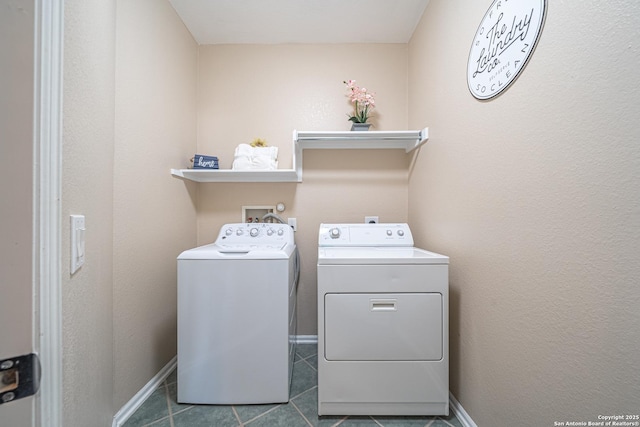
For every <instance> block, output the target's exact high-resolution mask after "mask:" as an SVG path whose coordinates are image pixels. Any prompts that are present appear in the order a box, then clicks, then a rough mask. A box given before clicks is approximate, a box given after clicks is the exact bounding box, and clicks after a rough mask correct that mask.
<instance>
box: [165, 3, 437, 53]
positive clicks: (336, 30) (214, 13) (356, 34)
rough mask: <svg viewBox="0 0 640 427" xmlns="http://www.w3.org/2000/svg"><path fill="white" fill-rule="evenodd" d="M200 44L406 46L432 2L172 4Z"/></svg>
mask: <svg viewBox="0 0 640 427" xmlns="http://www.w3.org/2000/svg"><path fill="white" fill-rule="evenodd" d="M169 1H170V2H171V4H172V5H173V7H174V9H175V10H176V12H178V15H179V16H180V18H181V19H182V21H184V23H185V25H186V26H187V28H188V29H189V31H191V34H192V35H193V37H194V39H195V40H196V42H198V43H199V44H238V43H252V44H253V43H255V44H277V43H407V42H408V41H409V39H410V38H411V35H412V34H413V31H414V30H415V28H416V25H417V24H418V21H419V20H420V18H421V16H422V13H423V12H424V9H425V7H426V6H427V3H428V2H429V0H169Z"/></svg>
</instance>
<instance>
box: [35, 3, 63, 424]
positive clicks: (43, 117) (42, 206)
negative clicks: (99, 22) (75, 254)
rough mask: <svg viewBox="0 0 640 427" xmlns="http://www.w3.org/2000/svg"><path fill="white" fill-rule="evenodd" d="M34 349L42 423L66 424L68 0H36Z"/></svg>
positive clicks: (38, 416)
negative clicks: (64, 225) (63, 245)
mask: <svg viewBox="0 0 640 427" xmlns="http://www.w3.org/2000/svg"><path fill="white" fill-rule="evenodd" d="M34 5H35V23H34V27H35V34H34V36H35V49H34V50H35V51H34V64H35V66H34V68H35V70H34V89H35V90H34V105H35V108H34V110H35V111H34V120H33V148H34V154H33V156H34V158H33V248H32V252H33V296H34V313H33V329H34V330H33V348H34V351H35V352H37V353H38V354H39V357H40V363H41V368H42V380H41V383H40V392H39V395H38V397H37V398H36V399H35V408H34V417H33V419H34V424H35V425H36V426H51V427H61V426H62V407H63V405H62V392H63V388H62V298H61V296H62V292H61V283H62V280H61V279H62V278H61V249H60V248H61V238H60V235H61V227H62V222H61V199H62V187H61V175H62V87H63V86H62V78H63V74H62V70H63V43H64V38H63V35H64V31H63V30H64V7H63V6H64V0H34Z"/></svg>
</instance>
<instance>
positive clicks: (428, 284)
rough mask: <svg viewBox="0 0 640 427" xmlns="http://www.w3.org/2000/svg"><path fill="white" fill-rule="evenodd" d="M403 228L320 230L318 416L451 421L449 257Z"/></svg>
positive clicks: (335, 227)
mask: <svg viewBox="0 0 640 427" xmlns="http://www.w3.org/2000/svg"><path fill="white" fill-rule="evenodd" d="M413 244H414V243H413V237H412V234H411V230H410V228H409V226H408V225H407V224H321V226H320V230H319V236H318V414H319V415H395V416H397V415H407V416H410V415H448V414H449V341H448V335H449V321H448V318H449V315H448V304H449V290H448V289H449V285H448V283H449V280H448V267H449V258H448V257H447V256H444V255H440V254H436V253H433V252H429V251H426V250H423V249H420V248H415V247H414V246H413Z"/></svg>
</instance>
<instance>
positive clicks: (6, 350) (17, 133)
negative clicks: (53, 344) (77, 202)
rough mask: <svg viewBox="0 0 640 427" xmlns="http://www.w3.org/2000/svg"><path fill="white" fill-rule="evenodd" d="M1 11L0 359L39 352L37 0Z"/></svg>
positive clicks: (0, 5) (12, 419) (10, 413)
mask: <svg viewBox="0 0 640 427" xmlns="http://www.w3.org/2000/svg"><path fill="white" fill-rule="evenodd" d="M0 10H2V13H0V76H2V77H1V78H0V218H1V219H2V220H1V221H0V288H1V289H2V291H0V292H1V293H0V295H1V296H0V325H4V327H2V328H1V329H0V359H8V358H10V357H16V356H18V355H21V354H27V353H31V352H32V351H38V348H37V344H36V347H35V348H34V341H36V343H37V340H34V338H35V337H34V336H33V335H34V334H33V328H32V327H33V322H32V318H33V317H34V315H33V305H32V300H33V299H34V296H33V287H32V281H33V280H32V276H33V265H32V261H33V255H34V254H33V249H32V248H33V232H32V229H33V204H32V199H33V178H32V176H33V167H32V166H31V159H32V158H33V96H34V90H33V83H34V78H33V77H34V76H33V70H34V56H33V51H34V31H33V30H34V22H35V20H34V2H33V1H23V2H21V3H19V4H18V3H16V2H13V1H7V0H0ZM6 325H10V327H6ZM34 400H35V399H34V398H32V397H30V398H26V399H22V400H20V401H16V402H11V404H6V405H1V406H0V420H2V423H3V425H20V424H24V423H25V422H26V423H28V421H29V420H30V419H31V414H32V412H33V411H32V405H33V402H34Z"/></svg>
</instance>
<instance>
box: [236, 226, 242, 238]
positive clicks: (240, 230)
mask: <svg viewBox="0 0 640 427" xmlns="http://www.w3.org/2000/svg"><path fill="white" fill-rule="evenodd" d="M242 233H243V231H242V228H238V229H237V230H236V235H238V236H242Z"/></svg>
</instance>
